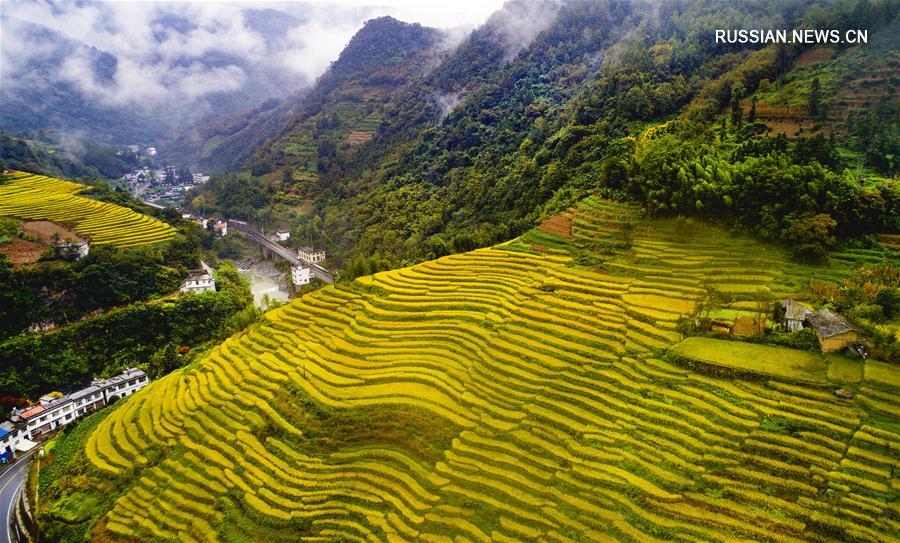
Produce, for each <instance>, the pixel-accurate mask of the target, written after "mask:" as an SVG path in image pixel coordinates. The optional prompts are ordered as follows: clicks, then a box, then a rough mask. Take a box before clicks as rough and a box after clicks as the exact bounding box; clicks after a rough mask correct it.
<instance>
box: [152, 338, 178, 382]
mask: <svg viewBox="0 0 900 543" xmlns="http://www.w3.org/2000/svg"><path fill="white" fill-rule="evenodd" d="M179 358H180V357H179V355H178V352H177V351H176V349H175V344H174V343H168V344H166V346H165V347H164V348H162V349H160V350H158V351H156V352H155V353H154V354H153V357H151V358H150V364H149V365H148V367H147V371H148V372H149V373H150V376H151V377H153V378H154V379H155V378H157V377H162V376H163V375H166V374H167V373H169V372H171V371H172V370H175V369H177V368H178V367H179V366H180V360H179Z"/></svg>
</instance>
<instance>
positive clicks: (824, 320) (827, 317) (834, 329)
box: [806, 309, 856, 337]
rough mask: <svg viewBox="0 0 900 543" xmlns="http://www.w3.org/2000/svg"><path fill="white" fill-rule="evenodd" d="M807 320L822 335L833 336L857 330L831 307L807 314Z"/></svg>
mask: <svg viewBox="0 0 900 543" xmlns="http://www.w3.org/2000/svg"><path fill="white" fill-rule="evenodd" d="M806 320H807V322H809V325H810V326H812V327H813V328H814V329H815V330H816V331H817V332H818V333H819V334H820V335H821V336H822V337H831V336H836V335H838V334H843V333H844V332H850V331H856V328H854V327H853V325H851V324H850V323H849V322H847V320H846V319H845V318H844V317H842V316H840V315H838V314H837V313H835V312H834V311H832V310H830V309H820V310H819V311H816V312H815V313H810V314H809V315H807V316H806Z"/></svg>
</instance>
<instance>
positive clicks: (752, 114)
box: [747, 96, 756, 123]
mask: <svg viewBox="0 0 900 543" xmlns="http://www.w3.org/2000/svg"><path fill="white" fill-rule="evenodd" d="M747 120H748V121H750V122H751V123H755V122H756V96H754V97H753V98H751V99H750V115H748V116H747Z"/></svg>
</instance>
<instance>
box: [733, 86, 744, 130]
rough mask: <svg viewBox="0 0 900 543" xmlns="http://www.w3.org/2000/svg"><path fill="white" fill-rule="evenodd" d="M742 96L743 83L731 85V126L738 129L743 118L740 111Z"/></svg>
mask: <svg viewBox="0 0 900 543" xmlns="http://www.w3.org/2000/svg"><path fill="white" fill-rule="evenodd" d="M743 97H744V85H742V84H741V83H737V84H735V85H734V86H733V87H731V128H732V130H738V129H739V128H740V127H741V122H742V120H743V112H742V111H741V98H743Z"/></svg>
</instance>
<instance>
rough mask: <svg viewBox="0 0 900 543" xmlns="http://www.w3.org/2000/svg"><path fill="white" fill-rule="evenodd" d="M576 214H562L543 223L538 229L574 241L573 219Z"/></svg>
mask: <svg viewBox="0 0 900 543" xmlns="http://www.w3.org/2000/svg"><path fill="white" fill-rule="evenodd" d="M574 217H575V214H574V213H572V212H571V211H566V212H565V213H560V214H559V215H556V216H554V217H550V218H549V219H547V220H546V221H544V222H542V223H541V224H540V225H539V226H538V229H540V230H541V231H543V232H547V233H548V234H553V235H555V236H559V237H562V238H566V239H572V219H573V218H574Z"/></svg>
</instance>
